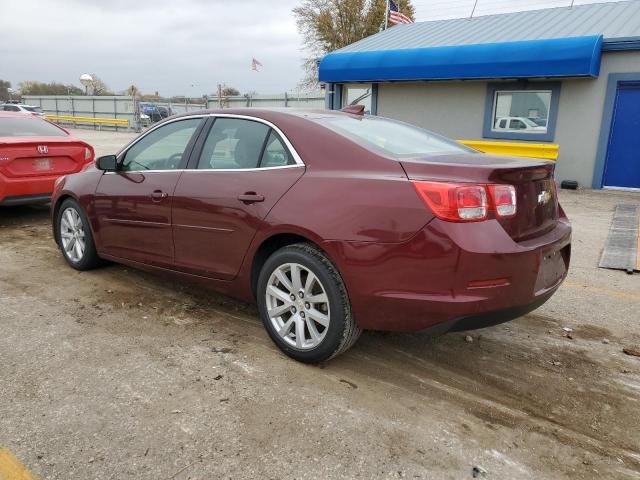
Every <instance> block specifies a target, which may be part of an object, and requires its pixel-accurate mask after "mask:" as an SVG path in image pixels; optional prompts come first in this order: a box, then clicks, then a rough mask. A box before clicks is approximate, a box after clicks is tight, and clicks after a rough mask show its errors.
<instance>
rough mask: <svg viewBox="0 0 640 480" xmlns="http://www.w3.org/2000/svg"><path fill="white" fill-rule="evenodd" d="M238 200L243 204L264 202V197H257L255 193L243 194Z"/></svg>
mask: <svg viewBox="0 0 640 480" xmlns="http://www.w3.org/2000/svg"><path fill="white" fill-rule="evenodd" d="M238 200H240V201H241V202H244V203H256V202H264V195H258V194H257V193H256V192H245V193H243V194H242V195H238Z"/></svg>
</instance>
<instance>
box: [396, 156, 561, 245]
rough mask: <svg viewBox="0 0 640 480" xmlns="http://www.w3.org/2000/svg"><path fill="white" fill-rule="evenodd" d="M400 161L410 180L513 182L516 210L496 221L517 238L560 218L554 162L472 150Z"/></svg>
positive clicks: (537, 232)
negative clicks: (480, 152)
mask: <svg viewBox="0 0 640 480" xmlns="http://www.w3.org/2000/svg"><path fill="white" fill-rule="evenodd" d="M400 163H401V165H402V167H403V168H404V170H405V172H406V174H407V177H408V178H409V179H410V180H429V181H442V182H462V183H481V184H508V185H513V186H514V187H515V189H516V200H517V210H516V214H515V216H513V217H510V218H497V221H498V222H499V223H500V224H501V225H502V227H503V228H504V229H505V231H506V232H507V233H508V234H509V236H511V238H513V239H514V240H516V241H520V240H526V239H529V238H533V237H536V236H539V235H543V234H544V233H546V232H548V231H549V230H551V229H553V228H554V227H555V225H556V223H557V221H558V215H559V214H558V199H557V193H556V187H555V183H554V180H553V173H554V168H555V164H554V163H553V162H550V161H546V160H538V159H530V158H513V157H503V156H493V155H484V154H476V153H470V154H462V155H460V154H458V155H433V156H429V157H425V158H418V159H406V160H401V161H400ZM493 218H496V217H495V216H494V217H493Z"/></svg>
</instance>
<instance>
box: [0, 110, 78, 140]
mask: <svg viewBox="0 0 640 480" xmlns="http://www.w3.org/2000/svg"><path fill="white" fill-rule="evenodd" d="M66 135H67V134H66V132H65V131H64V130H61V129H60V128H58V127H56V126H55V125H52V124H51V123H49V122H46V121H44V120H40V119H38V118H35V117H32V116H31V115H28V116H27V115H25V118H2V117H0V137H64V136H66Z"/></svg>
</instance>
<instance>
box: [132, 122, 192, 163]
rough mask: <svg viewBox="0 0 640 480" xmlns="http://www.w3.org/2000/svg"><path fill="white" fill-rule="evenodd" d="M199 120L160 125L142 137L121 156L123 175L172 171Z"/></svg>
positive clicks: (180, 159) (179, 161)
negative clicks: (133, 172)
mask: <svg viewBox="0 0 640 480" xmlns="http://www.w3.org/2000/svg"><path fill="white" fill-rule="evenodd" d="M200 122H201V119H200V118H190V119H187V120H180V121H177V122H171V123H168V124H167V125H163V126H162V127H160V128H157V129H155V130H153V131H152V132H150V133H149V134H147V135H146V136H144V137H143V138H142V139H140V141H138V142H137V143H135V144H134V145H133V146H132V147H131V148H130V149H129V150H128V151H127V152H126V154H125V156H124V160H123V162H122V165H121V167H120V170H123V171H144V170H175V169H177V168H180V166H181V164H182V155H183V154H184V152H185V150H186V149H187V145H188V144H189V141H190V140H191V137H192V136H193V134H194V133H195V131H196V129H197V128H198V125H199V124H200Z"/></svg>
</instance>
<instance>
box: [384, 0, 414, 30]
mask: <svg viewBox="0 0 640 480" xmlns="http://www.w3.org/2000/svg"><path fill="white" fill-rule="evenodd" d="M389 23H392V24H394V25H397V24H399V23H413V20H411V19H410V18H409V17H407V16H406V15H405V14H404V13H400V9H399V8H398V5H397V4H396V2H394V1H393V0H389Z"/></svg>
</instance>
